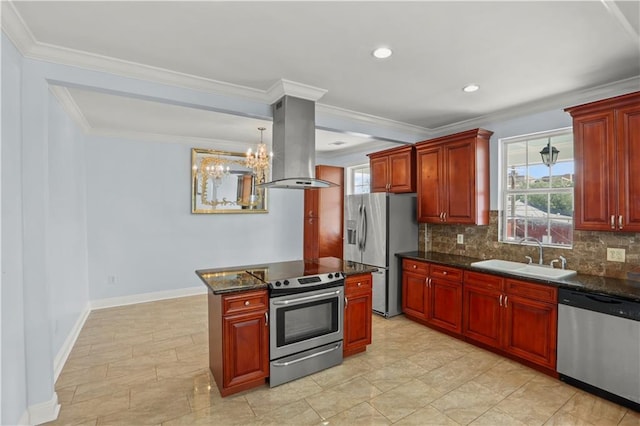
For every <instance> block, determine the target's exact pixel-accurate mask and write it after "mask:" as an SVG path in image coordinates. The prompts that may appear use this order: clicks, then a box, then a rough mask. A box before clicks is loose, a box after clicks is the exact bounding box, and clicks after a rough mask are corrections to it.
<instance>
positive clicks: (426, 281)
mask: <svg viewBox="0 0 640 426" xmlns="http://www.w3.org/2000/svg"><path fill="white" fill-rule="evenodd" d="M424 285H426V286H427V287H429V278H425V279H424Z"/></svg>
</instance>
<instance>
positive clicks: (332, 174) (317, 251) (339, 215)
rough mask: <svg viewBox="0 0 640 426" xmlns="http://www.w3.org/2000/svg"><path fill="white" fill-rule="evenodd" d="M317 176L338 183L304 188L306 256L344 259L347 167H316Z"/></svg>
mask: <svg viewBox="0 0 640 426" xmlns="http://www.w3.org/2000/svg"><path fill="white" fill-rule="evenodd" d="M316 178H318V179H322V180H326V181H329V182H332V183H335V184H336V185H338V186H335V187H331V188H323V189H307V190H305V191H304V229H303V231H304V243H303V255H304V258H305V259H317V258H319V257H326V256H330V257H331V256H332V257H337V258H342V229H343V217H344V207H343V206H344V168H342V167H334V166H322V165H319V166H316Z"/></svg>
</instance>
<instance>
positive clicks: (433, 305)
mask: <svg viewBox="0 0 640 426" xmlns="http://www.w3.org/2000/svg"><path fill="white" fill-rule="evenodd" d="M429 305H430V306H429V308H428V309H427V313H428V319H429V322H430V323H431V324H433V325H435V326H438V327H440V328H443V329H446V330H449V331H451V332H454V333H458V334H459V333H461V332H462V284H460V283H457V282H452V281H449V280H443V279H440V278H431V279H430V281H429Z"/></svg>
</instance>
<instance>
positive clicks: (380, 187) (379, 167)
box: [369, 156, 389, 192]
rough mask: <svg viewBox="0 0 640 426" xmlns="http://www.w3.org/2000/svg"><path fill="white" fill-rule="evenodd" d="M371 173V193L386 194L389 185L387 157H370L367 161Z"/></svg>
mask: <svg viewBox="0 0 640 426" xmlns="http://www.w3.org/2000/svg"><path fill="white" fill-rule="evenodd" d="M369 172H370V173H371V192H387V189H388V186H387V184H388V183H389V177H388V175H389V157H388V156H383V157H371V158H370V160H369Z"/></svg>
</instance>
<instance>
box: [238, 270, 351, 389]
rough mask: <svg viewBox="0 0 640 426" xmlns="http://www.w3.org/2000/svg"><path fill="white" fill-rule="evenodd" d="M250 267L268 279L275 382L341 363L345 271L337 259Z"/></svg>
mask: <svg viewBox="0 0 640 426" xmlns="http://www.w3.org/2000/svg"><path fill="white" fill-rule="evenodd" d="M247 272H249V273H250V274H252V275H254V276H256V277H258V278H260V279H262V280H263V281H265V282H267V283H268V285H269V293H270V300H269V318H270V325H269V327H270V328H269V332H270V337H269V340H270V341H269V344H270V345H269V346H270V347H269V349H270V351H269V352H270V374H269V376H270V377H269V384H270V386H271V387H273V386H277V385H280V384H283V383H286V382H289V381H291V380H295V379H297V378H300V377H303V376H306V375H309V374H312V373H315V372H317V371H320V370H324V369H325V368H329V367H333V366H335V365H338V364H341V363H342V339H343V336H344V330H343V312H344V275H343V274H342V272H339V267H338V266H337V265H336V263H335V262H322V260H306V261H303V260H300V261H293V262H281V263H277V264H273V265H269V267H267V268H256V269H253V270H248V271H247Z"/></svg>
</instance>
